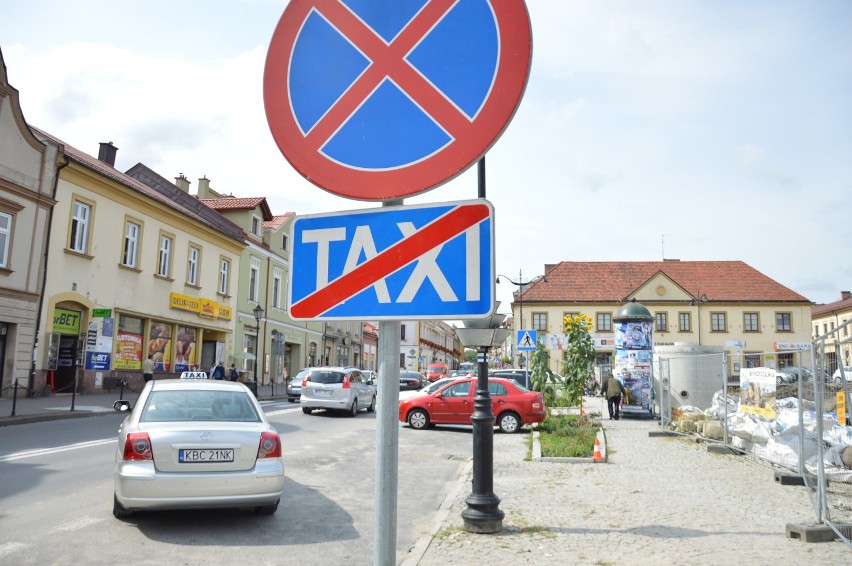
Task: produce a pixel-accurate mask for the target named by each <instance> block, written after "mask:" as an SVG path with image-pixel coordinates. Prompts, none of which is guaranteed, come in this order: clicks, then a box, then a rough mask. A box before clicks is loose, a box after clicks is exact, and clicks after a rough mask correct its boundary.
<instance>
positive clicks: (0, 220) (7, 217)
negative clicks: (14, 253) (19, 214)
mask: <svg viewBox="0 0 852 566" xmlns="http://www.w3.org/2000/svg"><path fill="white" fill-rule="evenodd" d="M11 241H12V215H11V214H6V213H5V212H0V268H3V269H8V268H9V245H10V242H11Z"/></svg>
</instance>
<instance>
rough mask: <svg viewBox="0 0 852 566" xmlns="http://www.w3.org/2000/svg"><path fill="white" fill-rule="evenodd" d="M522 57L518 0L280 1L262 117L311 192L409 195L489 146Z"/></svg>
mask: <svg viewBox="0 0 852 566" xmlns="http://www.w3.org/2000/svg"><path fill="white" fill-rule="evenodd" d="M531 54H532V32H531V30H530V23H529V14H528V13H527V9H526V4H525V3H524V1H523V0H291V1H290V3H289V4H288V5H287V8H286V9H285V10H284V14H283V15H282V16H281V20H280V21H279V23H278V26H277V28H276V30H275V33H274V34H273V37H272V40H271V42H270V45H269V53H268V55H267V59H266V69H265V72H264V103H265V107H266V115H267V120H268V122H269V126H270V129H271V131H272V135H273V137H274V138H275V141H276V143H277V144H278V147H279V148H280V149H281V152H282V153H283V154H284V156H285V157H286V158H287V159H288V160H289V161H290V163H291V164H292V165H293V167H295V168H296V170H297V171H299V173H300V174H301V175H302V176H304V177H305V178H306V179H308V180H309V181H311V182H312V183H314V184H316V185H317V186H319V187H321V188H323V189H325V190H327V191H329V192H332V193H334V194H337V195H340V196H343V197H348V198H354V199H360V200H390V199H397V198H402V197H406V196H411V195H415V194H418V193H422V192H424V191H427V190H429V189H431V188H434V187H435V186H437V185H439V184H441V183H443V182H445V181H447V180H449V179H451V178H453V177H455V176H456V175H458V174H459V173H461V172H462V171H464V170H465V169H467V168H468V167H469V166H470V165H471V164H473V163H474V162H475V161H476V160H478V159H479V158H480V157H481V156H482V155H483V154H484V153H485V152H486V151H487V150H488V148H489V147H490V146H491V145H492V144H493V143H494V142H495V141H496V140H497V138H498V137H499V136H500V134H502V132H503V131H504V130H505V128H506V126H507V125H508V123H509V121H510V120H511V118H512V116H513V115H514V113H515V110H516V109H517V107H518V104H519V103H520V100H521V97H522V95H523V91H524V89H525V87H526V83H527V78H528V77H529V68H530V58H531Z"/></svg>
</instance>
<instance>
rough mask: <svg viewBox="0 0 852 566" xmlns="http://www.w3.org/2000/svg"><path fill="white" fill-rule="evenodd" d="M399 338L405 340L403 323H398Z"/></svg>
mask: <svg viewBox="0 0 852 566" xmlns="http://www.w3.org/2000/svg"><path fill="white" fill-rule="evenodd" d="M399 339H400V340H405V325H404V324H400V325H399Z"/></svg>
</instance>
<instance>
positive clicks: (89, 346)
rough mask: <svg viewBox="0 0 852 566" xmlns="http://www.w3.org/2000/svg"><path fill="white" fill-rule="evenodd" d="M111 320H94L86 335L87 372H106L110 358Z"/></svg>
mask: <svg viewBox="0 0 852 566" xmlns="http://www.w3.org/2000/svg"><path fill="white" fill-rule="evenodd" d="M112 333H113V319H112V318H95V319H93V320H92V322H90V323H89V329H88V331H87V333H86V357H85V367H86V369H87V370H96V371H100V370H108V369H109V368H110V361H111V358H112Z"/></svg>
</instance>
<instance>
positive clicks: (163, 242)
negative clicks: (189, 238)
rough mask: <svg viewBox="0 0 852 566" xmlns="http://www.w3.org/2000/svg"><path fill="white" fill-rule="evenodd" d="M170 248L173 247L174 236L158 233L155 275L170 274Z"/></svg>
mask: <svg viewBox="0 0 852 566" xmlns="http://www.w3.org/2000/svg"><path fill="white" fill-rule="evenodd" d="M172 248H174V238H172V237H171V236H169V235H168V234H160V250H159V255H158V256H157V275H159V276H160V277H166V278H168V277H170V276H171V273H172Z"/></svg>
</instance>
